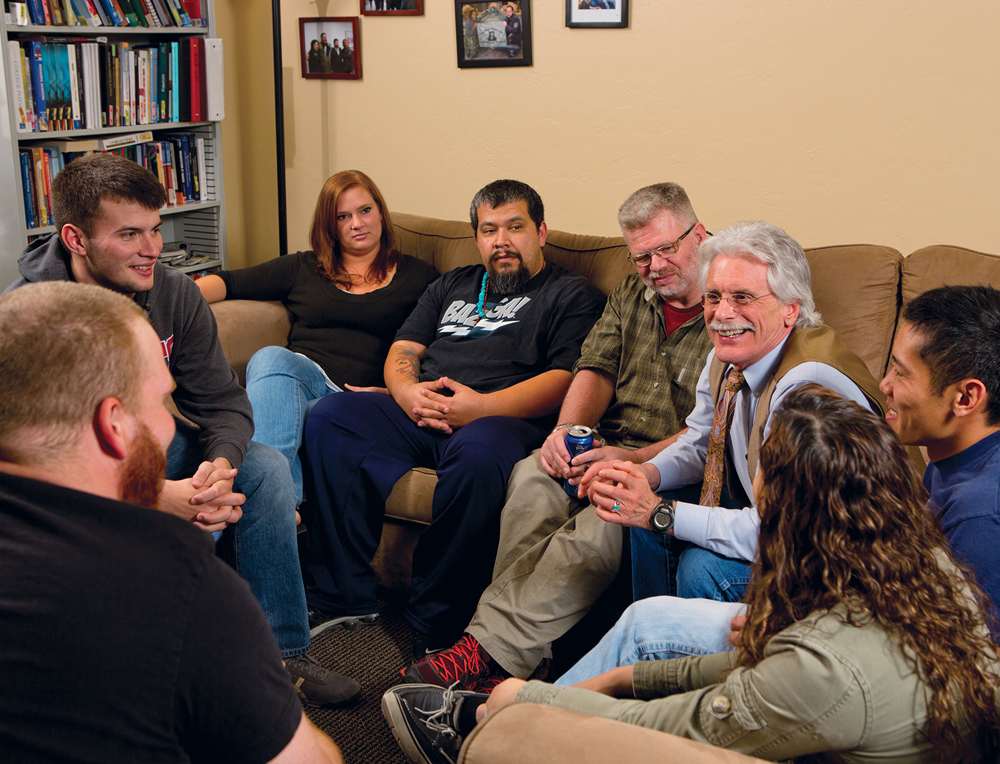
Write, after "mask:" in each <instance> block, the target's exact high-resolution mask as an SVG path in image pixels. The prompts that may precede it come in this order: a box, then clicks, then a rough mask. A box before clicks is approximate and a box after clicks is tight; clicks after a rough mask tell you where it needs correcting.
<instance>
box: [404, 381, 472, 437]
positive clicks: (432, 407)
mask: <svg viewBox="0 0 1000 764" xmlns="http://www.w3.org/2000/svg"><path fill="white" fill-rule="evenodd" d="M444 390H448V391H450V392H451V393H452V394H451V395H444V394H442V391H444ZM396 402H397V403H398V404H399V407H400V408H401V409H403V411H405V412H406V415H407V416H408V417H410V419H412V420H413V421H414V422H416V424H417V426H418V427H427V428H429V429H432V430H438V431H439V432H443V433H445V434H447V435H451V434H452V433H453V432H454V431H455V430H457V429H458V428H459V427H462V426H464V425H467V424H468V423H469V422H472V421H475V420H476V419H479V418H480V417H482V416H484V415H485V411H486V408H485V402H486V396H485V395H483V394H482V393H477V392H476V391H475V390H473V389H472V388H471V387H469V386H468V385H463V384H462V383H461V382H456V381H455V380H453V379H451V378H449V377H439V378H438V379H435V380H431V381H429V382H416V383H414V384H411V385H408V386H407V387H406V389H405V390H404V391H403V393H402V394H401V395H400V396H399V399H397V401H396Z"/></svg>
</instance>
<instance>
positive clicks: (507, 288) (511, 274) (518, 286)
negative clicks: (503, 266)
mask: <svg viewBox="0 0 1000 764" xmlns="http://www.w3.org/2000/svg"><path fill="white" fill-rule="evenodd" d="M501 255H502V256H506V257H516V258H517V269H516V270H505V271H498V270H497V269H496V268H495V267H494V265H493V261H494V260H495V259H497V258H498V257H500V256H501ZM486 270H487V272H488V273H489V274H490V280H489V291H490V294H492V295H494V296H495V297H506V296H507V295H511V294H517V293H518V292H520V291H521V290H522V289H523V288H524V285H525V284H527V283H528V279H530V278H531V273H529V272H528V269H527V268H526V267H525V266H524V260H522V259H521V256H520V255H519V254H517V253H512V252H503V253H494V255H493V257H491V258H490V261H489V264H488V265H487V266H486Z"/></svg>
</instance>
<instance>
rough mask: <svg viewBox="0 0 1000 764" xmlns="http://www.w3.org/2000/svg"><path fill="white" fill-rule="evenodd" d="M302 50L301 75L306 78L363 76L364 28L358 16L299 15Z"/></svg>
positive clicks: (322, 78) (350, 78)
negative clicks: (362, 50) (362, 42)
mask: <svg viewBox="0 0 1000 764" xmlns="http://www.w3.org/2000/svg"><path fill="white" fill-rule="evenodd" d="M342 43H345V44H342ZM346 43H350V45H349V46H347V45H346ZM299 49H300V51H301V54H302V77H303V78H305V79H307V80H360V79H361V29H360V25H359V24H358V17H357V16H308V17H300V18H299Z"/></svg>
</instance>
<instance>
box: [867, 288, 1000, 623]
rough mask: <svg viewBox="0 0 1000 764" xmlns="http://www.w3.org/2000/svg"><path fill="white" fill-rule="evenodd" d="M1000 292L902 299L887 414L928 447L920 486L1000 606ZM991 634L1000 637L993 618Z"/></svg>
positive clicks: (886, 383)
mask: <svg viewBox="0 0 1000 764" xmlns="http://www.w3.org/2000/svg"><path fill="white" fill-rule="evenodd" d="M998 348H1000V291H998V290H996V289H993V288H991V287H987V286H979V287H972V286H954V287H942V288H940V289H932V290H930V291H928V292H924V293H923V294H922V295H920V296H919V297H917V298H916V299H914V300H913V301H912V302H910V303H909V304H908V305H906V307H904V308H903V321H902V323H901V324H900V327H899V331H898V332H897V333H896V338H895V340H894V341H893V344H892V357H891V358H890V360H889V369H888V371H887V372H886V375H885V379H883V380H882V384H881V388H882V392H883V393H885V396H886V398H887V401H888V407H889V408H888V411H887V412H886V421H887V422H888V423H889V426H890V427H892V429H893V430H894V431H895V432H896V434H898V435H899V439H900V440H901V441H903V443H906V444H908V445H919V446H924V447H925V448H926V449H927V457H928V459H929V460H930V464H929V465H928V466H927V470H926V471H925V472H924V485H925V486H926V488H927V490H928V492H929V493H930V498H931V505H932V511H934V512H935V513H936V514H937V517H938V522H939V523H940V524H941V528H942V530H943V531H944V533H945V536H946V537H947V538H948V542H949V543H950V544H951V546H952V549H953V550H954V551H955V554H956V556H957V557H958V558H959V559H961V560H962V561H963V562H965V563H966V564H967V565H969V566H970V567H971V568H972V570H973V571H974V572H975V574H976V578H977V580H978V581H979V585H980V586H982V587H983V589H985V590H986V593H987V594H988V595H989V596H990V599H991V600H992V601H993V606H994V614H996V612H997V608H998V606H1000V562H998V560H997V552H996V550H997V548H998V547H1000V354H998V352H997V349H998ZM993 634H994V636H1000V631H998V628H997V624H996V621H994V625H993Z"/></svg>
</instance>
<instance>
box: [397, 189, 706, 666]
mask: <svg viewBox="0 0 1000 764" xmlns="http://www.w3.org/2000/svg"><path fill="white" fill-rule="evenodd" d="M618 221H619V224H620V225H621V228H622V235H623V237H624V239H625V244H626V245H627V246H628V248H629V252H630V253H631V254H630V255H629V259H630V260H631V261H632V263H633V264H634V265H635V272H634V273H631V274H629V275H628V276H627V277H626V278H625V279H624V280H623V281H622V283H621V284H619V285H618V287H616V288H615V290H614V291H613V292H612V293H611V294H610V295H609V297H608V302H607V305H606V307H605V310H604V314H603V315H602V316H601V318H600V319H599V320H598V322H597V323H596V324H595V325H594V327H593V329H592V330H591V331H590V334H589V335H588V336H587V339H586V341H585V342H584V345H583V349H582V351H581V353H580V358H579V360H578V361H577V362H576V365H575V368H574V377H573V382H572V384H571V385H570V388H569V391H568V392H567V394H566V398H565V399H564V401H563V405H562V408H561V410H560V412H559V417H558V420H557V421H558V423H559V424H558V425H557V426H556V427H555V429H553V431H552V432H551V433H550V434H549V436H548V437H547V438H546V440H545V442H544V443H543V445H542V448H541V449H540V450H537V451H535V452H534V453H533V454H531V455H530V456H528V457H527V458H525V459H523V460H521V461H520V462H519V463H518V464H517V465H516V466H515V468H514V472H513V473H512V475H511V479H510V483H509V484H508V488H507V502H506V504H505V505H504V508H503V513H502V515H501V531H500V544H499V548H498V550H497V558H496V563H495V566H494V569H493V579H494V582H498V580H499V579H501V574H502V573H503V572H504V571H505V570H506V569H507V568H508V567H509V566H510V564H511V563H512V562H514V561H515V560H517V559H518V558H519V557H522V555H525V554H526V553H528V556H529V557H530V558H531V559H535V558H536V557H540V556H541V554H542V552H544V550H545V545H540V544H538V542H540V541H542V540H543V539H545V538H546V537H547V536H548V535H549V534H551V533H553V532H555V531H556V530H558V529H560V528H561V527H562V530H563V531H564V532H565V531H572V546H573V548H574V549H575V550H580V549H591V550H593V553H589V552H587V553H585V554H587V556H588V557H589V558H590V559H591V560H592V561H594V562H595V567H596V573H597V575H599V576H601V577H604V576H605V575H606V573H607V569H608V568H609V567H611V568H613V570H617V568H618V565H619V560H620V557H621V546H622V533H621V532H612V533H608V529H607V528H606V527H605V524H604V523H603V522H601V521H599V520H597V521H596V522H595V519H596V518H595V516H594V514H593V512H590V513H585V515H584V519H585V522H582V523H581V525H580V526H576V525H575V518H576V516H577V515H578V513H579V512H580V510H581V509H583V508H584V507H585V506H586V504H587V502H586V501H585V494H584V492H583V491H582V490H581V489H580V488H579V484H580V480H581V478H582V477H583V475H584V473H585V471H586V470H587V469H588V467H590V466H591V465H592V464H594V463H596V462H599V461H601V462H604V461H608V460H612V459H624V460H627V461H631V462H634V463H636V464H639V463H642V462H644V461H646V460H648V459H651V458H652V457H653V456H655V455H656V454H657V453H659V452H660V451H662V450H663V449H664V448H665V447H666V446H667V445H669V444H670V443H671V442H672V441H673V440H674V439H675V438H676V437H677V434H678V431H679V430H680V429H681V428H682V427H683V422H684V418H685V417H686V416H687V415H688V414H689V413H690V412H691V409H692V408H693V407H694V403H695V386H696V383H697V381H698V375H699V374H700V372H701V369H702V367H703V366H704V365H705V357H706V355H707V354H708V351H709V350H710V349H711V342H710V341H709V339H708V335H707V334H706V332H705V321H704V317H703V310H702V305H701V287H700V285H699V281H698V256H697V253H698V245H699V244H700V243H701V242H702V241H703V240H704V239H705V238H706V237H707V236H708V233H707V231H706V230H705V226H704V225H702V224H701V223H700V222H698V218H697V216H696V215H695V212H694V209H693V207H692V206H691V202H690V200H689V199H688V196H687V193H685V191H684V189H683V188H681V186H679V185H677V184H676V183H658V184H656V185H652V186H647V187H645V188H641V189H639V190H638V191H636V192H635V193H634V194H632V195H631V196H630V197H629V198H628V199H626V200H625V202H624V204H622V206H621V208H620V209H619V212H618ZM576 424H579V425H586V426H588V427H596V428H597V430H598V438H597V440H598V443H597V444H596V445H597V446H598V447H596V448H594V449H593V450H591V451H588V452H586V453H584V454H580V455H579V456H576V457H575V458H573V459H572V460H571V459H570V455H569V453H568V452H567V450H566V445H565V436H566V431H567V429H568V428H569V427H571V426H572V425H576ZM567 479H568V480H570V482H571V484H572V485H573V486H575V487H576V488H577V492H578V496H579V498H578V499H577V500H572V499H570V497H569V496H568V495H567V494H566V492H565V491H564V490H563V481H564V480H567ZM552 558H553V556H552V555H551V553H550V559H552ZM559 565H560V567H563V565H562V563H561V562H560V563H559ZM574 565H575V563H574V560H572V559H568V560H566V561H565V568H566V571H567V574H568V575H569V574H573V570H574ZM582 574H583V575H588V574H585V573H582ZM573 575H575V574H573ZM492 588H494V587H491V589H492ZM488 591H489V590H488ZM505 591H507V592H508V596H510V597H511V601H512V602H513V601H515V600H516V599H518V598H519V595H518V594H517V593H516V591H517V590H516V588H508V589H506V590H505ZM692 596H695V595H692ZM550 602H551V605H552V607H553V612H558V611H559V610H560V609H561V607H560V604H559V602H558V600H557V599H553V600H550ZM470 630H471V631H474V632H475V633H476V634H479V633H482V636H483V639H484V643H488V642H489V641H490V638H489V635H490V634H492V633H494V632H495V631H496V630H502V625H500V624H496V625H495V624H493V623H487V624H482V626H480V625H479V624H478V617H477V618H475V619H474V620H473V625H472V626H470ZM466 643H469V637H468V636H466V637H463V639H462V641H460V642H459V643H458V645H456V646H455V647H454V648H451V650H448V651H443V652H444V653H451V652H453V651H455V650H457V651H459V652H460V653H461V652H462V651H463V650H464V648H465V645H466ZM415 657H416V658H417V659H418V661H420V663H418V664H417V666H416V667H414V669H413V670H411V671H413V673H415V674H417V676H418V677H420V678H422V679H428V680H433V679H432V677H430V676H428V673H427V672H426V671H425V669H424V667H425V666H428V665H429V664H428V663H427V661H426V660H421V659H422V657H423V656H421V655H416V656H415ZM444 659H445V660H446V661H447V660H448V655H444ZM435 662H437V661H435Z"/></svg>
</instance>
